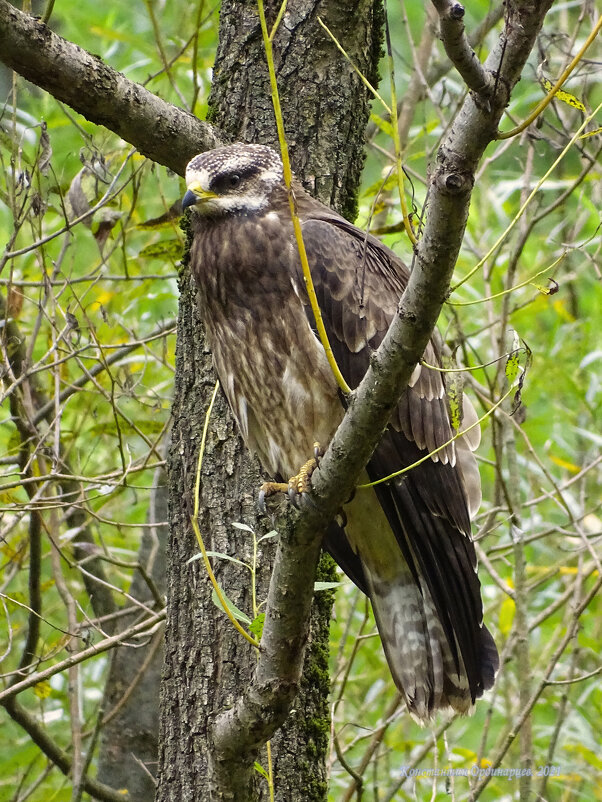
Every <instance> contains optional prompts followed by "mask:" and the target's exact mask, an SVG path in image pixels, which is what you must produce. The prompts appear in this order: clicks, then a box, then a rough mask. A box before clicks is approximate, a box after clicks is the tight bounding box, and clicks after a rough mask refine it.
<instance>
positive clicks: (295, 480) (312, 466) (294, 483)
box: [257, 442, 324, 515]
mask: <svg viewBox="0 0 602 802" xmlns="http://www.w3.org/2000/svg"><path fill="white" fill-rule="evenodd" d="M323 454H324V450H323V449H322V446H321V445H320V444H319V443H317V442H316V443H314V456H313V457H312V459H310V460H308V461H307V462H306V463H305V465H303V467H302V468H301V470H300V471H299V473H298V474H297V475H296V476H291V478H290V479H289V480H288V482H264V483H263V484H262V485H261V487H260V489H259V496H258V499H257V505H258V507H259V511H260V513H261V514H262V515H265V514H266V512H267V507H266V503H265V502H266V499H267V498H268V496H272V495H274V494H275V493H286V495H287V496H288V500H289V501H290V503H291V504H292V505H293V507H295V508H296V509H300V503H301V501H303V500H305V499H307V498H309V493H310V491H311V476H312V474H313V472H314V471H315V470H316V468H318V467H319V464H320V458H321V457H322V456H323Z"/></svg>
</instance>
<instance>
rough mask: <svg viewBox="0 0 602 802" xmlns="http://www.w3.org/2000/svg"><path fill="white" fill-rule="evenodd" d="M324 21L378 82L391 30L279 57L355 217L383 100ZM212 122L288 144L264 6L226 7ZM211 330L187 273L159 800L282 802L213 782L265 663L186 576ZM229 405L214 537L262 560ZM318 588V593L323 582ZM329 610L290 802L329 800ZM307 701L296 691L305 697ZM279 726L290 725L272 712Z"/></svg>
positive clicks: (312, 162)
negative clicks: (219, 730)
mask: <svg viewBox="0 0 602 802" xmlns="http://www.w3.org/2000/svg"><path fill="white" fill-rule="evenodd" d="M378 8H379V7H377V9H378ZM275 10H276V7H275V6H273V5H272V6H271V7H268V8H267V13H268V18H270V17H271V18H272V19H273V18H274V16H275ZM318 14H320V15H321V16H322V17H323V18H324V19H325V21H326V23H327V24H328V25H329V27H330V26H331V27H332V28H334V30H335V32H336V33H337V35H339V36H340V37H341V40H342V44H343V46H344V47H345V48H346V49H347V51H348V52H349V53H350V54H351V55H352V57H353V58H354V59H355V60H356V63H357V64H358V65H359V67H360V69H362V70H363V71H364V73H365V74H367V75H368V76H370V77H371V78H372V79H373V80H374V78H375V72H376V64H377V60H378V56H379V52H380V46H379V41H380V39H379V37H380V33H379V30H380V25H379V22H380V21H379V19H378V17H375V8H374V6H373V5H372V4H370V3H367V2H362V3H360V4H357V5H355V4H352V3H340V2H339V3H318V4H316V3H308V2H305V3H300V4H298V5H297V4H296V5H295V7H294V9H293V11H291V12H288V13H287V14H286V15H285V17H284V19H283V23H282V26H281V29H280V31H279V33H278V35H277V36H276V39H275V43H274V46H275V51H276V59H277V68H278V73H279V83H280V90H281V92H282V100H283V107H284V109H285V124H286V128H287V134H288V140H289V144H290V146H291V150H292V155H293V162H294V166H295V170H296V171H297V174H298V175H299V176H300V177H301V179H302V180H304V182H305V184H306V186H308V188H309V189H310V190H311V191H313V192H314V193H316V194H318V195H319V196H320V197H321V198H322V199H323V200H325V201H326V202H329V203H333V204H334V205H336V206H337V207H338V208H343V209H346V210H347V211H348V212H349V211H350V210H352V209H353V208H354V204H355V194H354V193H355V189H356V187H357V183H358V181H359V174H360V170H361V165H362V161H363V132H364V128H365V125H366V123H367V120H368V103H369V97H368V94H367V90H366V89H365V87H364V86H363V84H362V83H361V81H360V80H359V78H358V77H357V76H356V75H355V74H354V73H353V72H352V70H351V68H350V67H349V65H348V63H347V62H346V61H345V60H344V58H343V57H342V56H341V54H340V53H339V52H338V51H337V50H336V48H335V47H334V45H333V44H332V42H331V41H330V40H329V39H328V37H327V36H326V35H325V33H324V32H323V30H322V29H321V28H320V27H319V25H318V23H317V20H316V16H317V15H318ZM343 28H344V30H343ZM300 87H302V88H303V89H302V91H299V90H300ZM211 108H212V114H211V120H212V122H214V123H215V124H216V126H217V127H219V129H220V130H223V131H224V133H225V136H226V138H228V139H233V140H234V139H238V140H240V139H246V140H253V141H260V142H268V143H270V144H275V125H274V119H273V112H272V107H271V101H270V98H269V88H268V75H267V68H266V66H265V58H264V54H263V44H262V41H261V32H260V27H259V18H258V16H257V8H256V4H255V2H243V3H241V2H231V1H230V2H228V1H227V2H225V3H224V4H223V5H222V11H221V26H220V45H219V50H218V54H217V58H216V64H215V70H214V85H213V91H212V95H211ZM199 330H200V323H199V321H198V319H197V312H196V308H195V291H194V288H193V287H192V286H191V280H190V278H189V274H188V271H187V270H186V271H184V272H183V274H182V277H181V299H180V318H179V321H178V348H177V371H176V373H177V379H176V395H175V399H174V429H173V439H172V453H171V458H170V476H171V479H170V496H171V499H172V505H171V508H170V523H171V541H170V548H169V553H170V557H171V560H170V565H169V598H170V601H169V613H168V623H167V627H166V664H165V676H164V684H163V690H162V704H163V712H162V736H161V743H162V751H161V756H160V763H161V766H162V769H161V773H160V779H159V788H158V793H157V800H158V802H166V801H167V800H169V801H170V802H172V800H173V802H175V800H205V799H209V798H210V795H212V796H213V798H215V799H222V798H223V799H226V798H235V799H243V798H244V799H245V800H247V799H248V800H249V802H251V800H253V799H258V800H259V799H267V798H268V792H267V788H266V784H265V781H264V780H263V779H262V778H261V777H260V775H259V774H257V773H254V774H253V773H251V774H249V773H248V771H247V773H246V775H244V772H243V775H244V776H242V778H240V777H239V779H240V781H241V782H242V783H243V785H242V787H243V789H244V790H243V791H238V795H235V793H236V792H235V791H234V790H233V789H234V788H236V787H237V786H236V784H235V783H234V782H233V783H232V784H231V785H230V788H229V789H228V788H224V787H222V788H221V789H218V788H217V787H216V781H215V780H213V781H211V780H210V778H209V775H208V770H209V754H208V749H209V748H210V746H211V743H210V741H209V739H210V737H211V725H212V723H213V719H214V717H215V716H216V715H217V714H218V713H219V712H220V711H223V710H224V709H226V708H229V707H231V706H232V705H233V704H234V703H235V701H236V700H237V698H238V697H239V695H240V693H241V691H242V690H243V689H245V688H247V687H249V683H250V681H251V677H252V674H253V671H254V669H255V664H256V656H255V654H254V653H253V650H252V649H251V647H249V646H248V644H246V642H245V641H243V640H242V639H241V638H240V636H238V635H237V634H236V633H235V632H234V631H233V629H232V627H231V626H230V624H229V623H228V621H227V620H226V619H225V617H223V616H222V615H221V614H219V613H217V614H216V611H215V608H214V606H213V604H212V602H211V600H210V592H209V588H208V583H207V579H206V577H205V574H204V569H203V568H202V566H201V565H200V563H198V562H195V563H191V564H189V565H187V564H186V561H187V559H188V558H189V557H190V556H191V555H192V554H193V553H194V552H195V551H196V550H197V547H196V545H195V542H194V536H193V534H192V531H191V529H190V525H189V511H190V507H186V505H183V504H182V499H183V498H185V497H187V498H188V499H192V486H193V484H194V476H195V471H196V455H197V451H198V445H199V441H200V432H201V429H202V425H203V415H204V411H205V409H206V408H207V404H208V400H209V396H210V394H211V391H212V389H213V384H214V376H213V373H212V372H211V371H210V369H209V366H208V360H207V353H206V352H205V353H203V346H202V343H201V341H200V339H199ZM218 404H219V406H218V408H217V409H216V410H214V413H213V420H214V421H215V424H214V425H213V426H212V428H211V434H210V437H209V442H208V446H207V452H206V455H205V460H204V464H203V469H202V477H203V482H202V505H203V513H202V518H201V521H200V526H201V530H202V532H203V533H204V535H205V537H206V539H207V547H208V548H210V549H212V550H214V551H218V552H227V553H230V554H233V553H236V555H237V556H238V557H239V558H241V559H247V560H248V559H249V557H250V547H251V543H250V538H249V535H248V534H244V533H241V532H240V530H235V529H232V528H231V527H230V523H231V522H232V521H240V522H244V523H247V524H250V525H252V526H253V527H254V528H256V530H257V531H258V532H261V531H265V524H264V523H263V522H261V521H257V513H256V504H255V502H256V496H257V489H258V486H259V483H260V481H261V475H260V473H259V472H258V470H257V466H256V465H255V463H253V462H251V461H250V460H249V458H248V455H247V453H246V451H245V449H244V447H243V446H242V444H241V443H240V441H238V439H237V438H236V436H235V431H234V424H233V422H232V420H231V417H230V414H229V411H228V410H227V407H226V404H225V402H224V401H223V399H222V398H221V396H220V398H219V402H218ZM285 517H287V516H285ZM276 526H277V528H278V529H279V530H281V531H284V530H285V529H286V522H285V521H284V520H282V519H281V520H279V521H278V522H277V523H276ZM268 528H271V524H269V525H268ZM287 531H288V530H287ZM316 531H318V530H313V531H312V532H311V533H310V534H309V536H308V533H307V532H306V533H304V537H305V538H306V541H307V542H310V541H311V540H312V537H313V543H312V546H311V549H312V552H311V553H312V555H313V556H312V557H311V558H310V559H311V560H314V562H315V557H316V555H317V550H316V548H315V533H316ZM273 545H274V541H265V542H264V544H263V546H264V548H263V549H262V553H261V555H260V565H261V571H260V572H259V575H258V579H257V583H258V591H257V592H258V598H259V599H262V600H263V599H265V598H266V596H267V587H268V580H269V574H270V567H271V564H272V560H273ZM215 567H216V570H217V575H218V579H219V581H220V583H221V584H222V586H223V587H224V588H225V590H226V593H227V595H228V596H229V597H230V598H231V599H232V601H233V602H234V603H235V604H236V605H237V606H238V607H240V608H241V609H243V610H245V611H246V612H247V613H248V612H249V609H250V603H249V577H248V573H247V572H246V571H244V569H242V570H241V569H240V568H239V567H238V566H236V565H233V564H232V563H230V562H220V561H219V560H217V561H215ZM308 579H309V583H310V584H309V588H310V589H311V572H310V574H309V577H308ZM310 595H311V594H310ZM319 603H320V605H321V608H322V609H321V613H320V617H319V621H318V620H317V619H316V616H315V615H314V625H313V629H312V635H311V638H310V642H311V647H310V649H309V650H308V654H307V657H306V661H305V672H304V678H303V679H302V680H301V688H302V691H301V693H300V694H299V695H298V696H297V698H295V700H294V703H293V708H294V710H295V714H294V715H293V716H291V717H290V718H289V720H288V721H287V722H286V724H285V726H284V727H283V728H282V730H281V731H280V732H279V733H278V734H277V735H276V736H275V737H274V739H273V744H272V751H273V764H274V773H275V786H276V799H278V800H304V801H305V800H307V801H308V802H311V800H323V799H325V798H326V790H327V788H326V775H325V767H324V758H325V751H326V747H327V743H328V731H329V724H328V709H327V695H328V688H329V683H328V673H327V659H328V658H327V655H328V640H327V638H328V627H327V621H328V617H329V612H330V604H329V600H328V599H325V598H322V599H320V600H319ZM314 611H315V605H314ZM305 626H306V624H305V622H304V623H303V627H302V632H303V637H302V639H301V642H300V648H302V642H303V641H304V640H305V639H306V637H307V635H306V629H305V628H304V627H305ZM295 690H296V683H295V682H293V684H292V686H291V695H292V693H293V692H294V691H295ZM290 701H291V699H290V696H289V697H288V705H285V709H283V710H280V711H278V713H279V714H280V716H279V720H280V719H281V718H283V717H284V715H285V713H286V709H288V707H290ZM266 715H267V714H266ZM271 715H272V716H275V715H276V714H274V712H273V711H272V713H271ZM276 717H277V716H276ZM253 752H254V750H253V748H251V749H250V750H249V752H248V754H247V758H248V760H247V764H248V761H250V765H251V766H252V759H258V760H259V762H261V763H262V764H263V765H264V766H265V765H266V761H265V752H263V753H260V754H259V755H256V756H255V757H253ZM239 762H240V763H242V761H239ZM245 769H248V765H247V766H246V767H245ZM222 779H224V778H222ZM238 787H239V788H240V786H238ZM241 794H243V795H242V796H241Z"/></svg>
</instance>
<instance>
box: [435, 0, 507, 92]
mask: <svg viewBox="0 0 602 802" xmlns="http://www.w3.org/2000/svg"><path fill="white" fill-rule="evenodd" d="M432 1H433V5H434V6H435V8H436V9H437V13H438V14H439V24H440V26H441V41H442V42H443V46H444V47H445V52H446V53H447V55H448V58H449V60H450V61H451V62H452V64H453V65H454V67H455V68H456V69H457V70H458V72H459V73H460V75H461V76H462V78H463V79H464V82H465V83H466V86H467V87H468V88H469V89H470V90H472V91H473V92H476V94H477V95H480V96H481V99H482V101H483V102H487V101H488V99H489V96H490V94H491V92H492V91H493V86H494V80H493V76H492V75H491V74H490V73H488V72H487V70H486V69H485V68H484V67H483V65H482V64H481V62H480V61H479V58H478V56H477V54H476V53H475V52H474V50H473V49H472V47H471V46H470V42H469V41H468V37H467V36H466V31H465V29H464V22H463V20H464V13H465V11H464V6H463V5H461V4H460V3H457V2H455V0H432Z"/></svg>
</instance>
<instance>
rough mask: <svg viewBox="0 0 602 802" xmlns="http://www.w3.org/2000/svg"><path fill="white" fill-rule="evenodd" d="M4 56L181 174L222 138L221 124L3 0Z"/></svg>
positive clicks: (0, 33) (0, 55)
mask: <svg viewBox="0 0 602 802" xmlns="http://www.w3.org/2000/svg"><path fill="white" fill-rule="evenodd" d="M0 60H2V61H3V62H4V64H6V66H7V67H10V68H11V69H13V70H15V72H18V73H19V75H22V76H23V77H24V78H27V80H29V81H32V82H33V83H35V84H36V85H37V86H39V87H41V88H42V89H45V90H46V91H47V92H50V93H51V94H52V95H53V96H54V97H55V98H57V100H61V101H63V103H67V104H68V105H69V106H71V108H72V109H75V111H78V112H79V113H80V114H83V115H84V117H86V118H87V119H88V120H91V121H92V122H95V123H98V124H99V125H104V126H106V127H107V128H108V129H109V130H111V131H114V132H115V133H116V134H119V136H121V137H123V139H125V140H126V141H127V142H130V143H131V144H132V145H134V147H136V148H137V149H138V150H139V151H140V153H142V154H143V155H144V156H148V158H149V159H152V160H153V161H156V162H158V163H159V164H164V165H165V166H166V167H169V168H170V169H171V170H174V172H176V173H178V174H179V175H183V174H184V168H185V167H186V164H187V163H188V161H189V160H190V159H191V158H192V157H193V156H194V155H195V154H197V153H199V152H200V151H203V150H208V149H209V148H213V147H216V145H218V144H219V142H218V136H217V134H216V131H215V129H214V128H213V127H212V126H211V125H209V124H208V123H206V122H203V121H201V120H197V118H196V117H194V116H193V115H192V114H189V113H188V112H186V111H184V110H182V109H179V108H178V107H177V106H172V105H171V104H170V103H166V102H165V101H164V100H161V98H159V97H157V96H156V95H154V94H153V93H152V92H149V91H148V89H145V88H144V87H143V86H141V85H140V84H137V83H135V82H134V81H130V80H128V79H127V78H126V77H125V76H124V75H122V74H121V73H120V72H117V70H114V69H112V68H111V67H109V66H108V65H106V64H105V63H104V62H103V61H102V59H100V58H99V57H98V56H95V55H92V54H91V53H88V52H87V51H86V50H83V49H82V48H81V47H78V46H77V45H74V44H72V43H71V42H67V41H66V40H65V39H63V38H62V37H60V36H57V34H55V33H53V32H52V31H51V30H50V28H49V27H48V26H47V25H45V24H44V23H43V22H41V21H40V20H39V19H36V18H35V17H31V16H29V15H28V14H24V13H23V12H22V11H19V10H18V9H17V8H15V7H14V6H13V5H11V4H10V3H9V2H7V0H0Z"/></svg>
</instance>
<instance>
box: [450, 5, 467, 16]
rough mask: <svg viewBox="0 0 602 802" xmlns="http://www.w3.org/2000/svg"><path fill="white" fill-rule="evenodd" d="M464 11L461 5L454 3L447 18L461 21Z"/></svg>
mask: <svg viewBox="0 0 602 802" xmlns="http://www.w3.org/2000/svg"><path fill="white" fill-rule="evenodd" d="M465 13H466V11H465V10H464V6H463V5H462V4H461V3H454V4H453V5H452V7H451V8H450V9H449V16H450V17H451V18H452V19H456V20H457V19H463V18H464V14H465Z"/></svg>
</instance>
